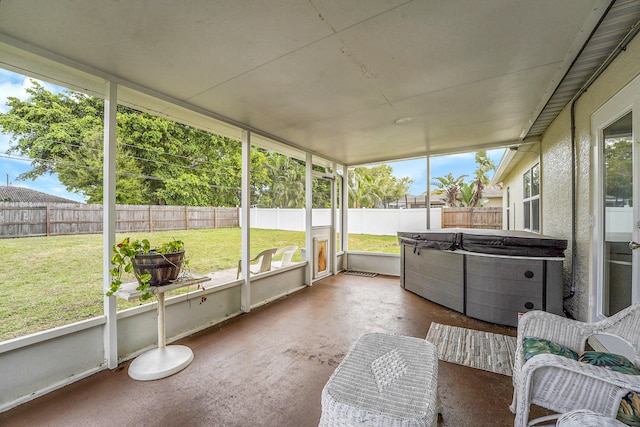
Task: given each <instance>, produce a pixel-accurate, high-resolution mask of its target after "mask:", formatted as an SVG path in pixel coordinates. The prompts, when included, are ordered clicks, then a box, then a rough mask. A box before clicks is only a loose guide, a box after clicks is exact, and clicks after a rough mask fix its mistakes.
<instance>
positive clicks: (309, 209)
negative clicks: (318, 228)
mask: <svg viewBox="0 0 640 427" xmlns="http://www.w3.org/2000/svg"><path fill="white" fill-rule="evenodd" d="M312 169H313V158H312V156H311V153H307V157H306V173H305V179H304V185H305V223H306V235H305V246H306V247H307V250H306V258H307V286H311V284H312V283H313V265H314V262H315V261H314V260H315V253H314V248H313V231H312V228H313V193H312V191H313V190H312V189H313V180H312V174H311V172H312Z"/></svg>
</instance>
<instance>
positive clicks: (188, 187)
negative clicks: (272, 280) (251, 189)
mask: <svg viewBox="0 0 640 427" xmlns="http://www.w3.org/2000/svg"><path fill="white" fill-rule="evenodd" d="M27 93H28V95H29V98H28V99H27V100H25V101H21V100H20V99H18V98H14V97H10V98H8V100H7V106H8V107H9V108H10V110H9V111H8V112H7V113H4V114H0V128H1V130H2V132H3V133H6V134H10V135H12V137H11V147H10V148H9V152H10V153H11V152H16V153H18V154H20V155H23V156H27V157H30V158H31V159H32V162H31V167H32V169H31V170H30V171H28V172H26V173H24V174H22V175H21V176H19V177H18V179H35V178H37V177H38V176H41V175H43V174H46V173H50V174H51V173H57V174H58V178H59V179H60V182H61V183H62V184H63V185H64V186H65V187H66V188H67V190H69V191H72V192H76V193H79V194H82V195H83V196H85V197H86V198H87V201H88V202H89V203H101V202H102V199H103V198H102V173H103V172H102V167H103V150H102V134H103V104H104V102H103V100H101V99H97V98H92V97H89V96H86V95H84V94H81V93H78V92H73V91H67V92H64V93H60V94H53V93H51V92H49V91H47V90H46V89H45V88H44V87H42V86H41V85H39V84H38V83H37V82H33V81H32V86H31V87H30V88H29V89H27ZM116 151H117V155H116V202H117V203H121V204H124V203H130V204H138V203H145V204H183V205H206V206H212V205H215V206H235V205H237V204H238V203H239V197H238V194H239V189H240V180H241V178H240V167H239V165H240V162H241V153H240V143H239V142H238V141H234V140H231V139H228V138H224V137H221V136H218V135H213V134H210V133H208V132H205V131H202V130H200V129H197V128H194V127H191V126H188V125H183V124H180V123H176V122H173V121H170V120H167V119H165V118H162V117H157V116H153V115H150V114H146V113H142V112H139V111H135V110H132V109H129V108H126V107H124V106H118V108H117V149H116Z"/></svg>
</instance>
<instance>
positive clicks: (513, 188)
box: [502, 144, 544, 230]
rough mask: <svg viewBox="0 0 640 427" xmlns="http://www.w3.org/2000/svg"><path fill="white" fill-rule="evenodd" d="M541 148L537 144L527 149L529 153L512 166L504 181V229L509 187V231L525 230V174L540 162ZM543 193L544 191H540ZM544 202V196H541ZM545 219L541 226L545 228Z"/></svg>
mask: <svg viewBox="0 0 640 427" xmlns="http://www.w3.org/2000/svg"><path fill="white" fill-rule="evenodd" d="M538 152H539V148H538V145H537V144H534V145H533V146H531V147H528V148H527V151H526V152H524V153H523V154H522V157H521V158H520V159H519V160H518V162H517V163H516V164H515V165H514V166H512V169H511V170H510V172H509V173H508V174H507V175H506V176H505V178H504V179H503V181H502V186H503V187H502V208H503V212H504V214H503V217H502V228H503V229H505V230H506V229H507V218H506V215H507V187H508V188H509V198H510V200H509V202H510V205H511V206H509V229H510V230H524V214H523V212H524V208H523V199H524V183H523V175H524V173H525V172H526V171H527V170H529V169H531V168H532V167H533V166H534V165H535V164H536V163H538V162H539V161H540V157H539V155H538ZM540 191H542V189H541V190H540ZM540 199H541V200H542V195H541V196H540ZM543 220H544V218H543V217H542V215H541V221H540V225H541V226H543V224H542V223H543V222H544V221H543Z"/></svg>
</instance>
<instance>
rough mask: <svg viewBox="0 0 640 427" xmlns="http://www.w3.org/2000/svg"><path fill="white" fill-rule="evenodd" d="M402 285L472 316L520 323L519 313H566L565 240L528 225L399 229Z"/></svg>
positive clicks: (497, 321) (515, 324) (506, 322)
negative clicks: (527, 229) (533, 230)
mask: <svg viewBox="0 0 640 427" xmlns="http://www.w3.org/2000/svg"><path fill="white" fill-rule="evenodd" d="M398 240H399V242H400V244H401V269H400V280H401V284H402V286H403V287H404V288H405V289H407V290H409V291H411V292H414V293H416V294H418V295H420V296H422V297H424V298H426V299H428V300H430V301H433V302H435V303H438V304H441V305H443V306H445V307H448V308H451V309H453V310H456V311H459V312H461V313H464V314H466V315H468V316H470V317H474V318H476V319H480V320H484V321H487V322H491V323H497V324H502V325H508V326H517V323H518V314H519V313H524V312H527V311H530V310H545V311H549V312H551V313H555V314H560V315H562V314H563V311H562V296H563V280H562V263H563V261H564V251H565V250H566V248H567V241H566V240H562V239H556V238H553V237H549V236H543V235H540V234H535V233H529V232H524V231H507V230H480V229H463V228H455V229H441V230H429V231H420V232H399V233H398Z"/></svg>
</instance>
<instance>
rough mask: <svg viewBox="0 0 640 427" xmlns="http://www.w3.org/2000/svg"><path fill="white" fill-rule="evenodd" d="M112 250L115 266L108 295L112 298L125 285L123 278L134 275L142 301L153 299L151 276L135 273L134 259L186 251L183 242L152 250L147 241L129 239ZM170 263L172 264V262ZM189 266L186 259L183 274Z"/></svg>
mask: <svg viewBox="0 0 640 427" xmlns="http://www.w3.org/2000/svg"><path fill="white" fill-rule="evenodd" d="M112 250H113V256H112V257H111V264H113V266H114V267H113V268H112V269H111V271H110V273H111V277H112V280H111V287H110V289H109V291H108V292H107V293H106V295H107V296H111V295H113V294H115V293H116V292H117V291H118V290H119V289H120V286H121V285H122V283H123V282H122V276H123V275H124V274H133V275H134V276H135V277H136V279H137V280H138V287H137V288H136V290H138V291H141V292H142V295H141V296H140V299H141V300H147V299H149V298H151V292H150V291H149V287H150V286H151V285H150V282H151V274H148V273H145V274H139V273H138V272H137V271H135V269H134V266H133V259H134V258H135V257H136V256H137V255H140V254H152V253H157V254H171V253H175V252H181V251H184V242H182V240H176V239H174V240H170V241H168V242H164V243H162V244H160V245H159V246H156V247H154V248H151V244H150V243H149V240H147V239H142V240H131V239H130V238H129V237H127V238H125V239H124V240H123V241H122V242H120V243H116V244H115V245H113V249H112ZM164 258H165V260H166V261H169V260H168V259H167V258H166V257H164ZM169 262H170V263H171V261H169ZM171 264H173V263H171ZM187 265H188V260H187V259H186V257H185V259H183V261H182V265H181V267H180V271H181V272H182V271H183V270H184V269H185V268H186V267H187Z"/></svg>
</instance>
